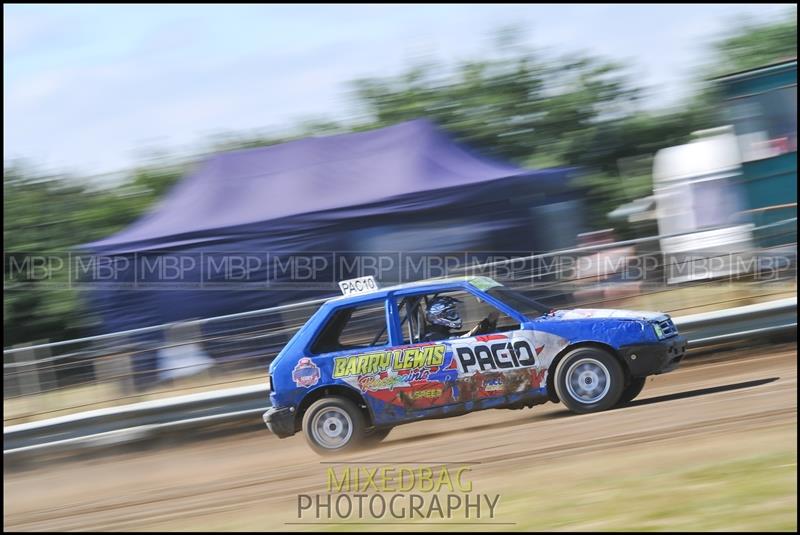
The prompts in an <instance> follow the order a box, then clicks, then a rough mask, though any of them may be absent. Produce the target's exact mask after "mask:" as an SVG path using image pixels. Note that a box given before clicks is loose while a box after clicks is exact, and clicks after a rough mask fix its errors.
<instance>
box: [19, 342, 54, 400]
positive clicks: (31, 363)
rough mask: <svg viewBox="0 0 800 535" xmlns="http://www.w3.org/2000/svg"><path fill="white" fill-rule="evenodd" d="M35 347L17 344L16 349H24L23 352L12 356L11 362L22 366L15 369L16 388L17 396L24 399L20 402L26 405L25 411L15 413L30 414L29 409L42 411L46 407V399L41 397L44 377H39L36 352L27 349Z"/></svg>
mask: <svg viewBox="0 0 800 535" xmlns="http://www.w3.org/2000/svg"><path fill="white" fill-rule="evenodd" d="M33 345H36V344H34V343H25V344H17V345H15V346H14V348H15V349H22V351H18V352H16V353H12V354H11V362H12V363H13V364H19V365H20V366H19V367H16V368H15V369H14V370H15V376H16V379H17V380H16V387H17V395H18V396H21V397H22V398H23V399H21V400H20V402H21V404H24V405H25V410H20V411H16V410H15V411H14V412H15V413H16V412H28V410H29V409H32V410H34V411H35V410H42V409H43V408H44V407H45V403H44V399H43V396H42V395H41V393H42V377H41V376H40V375H39V363H38V361H37V359H36V350H35V349H26V348H29V347H31V346H33ZM45 386H46V385H45Z"/></svg>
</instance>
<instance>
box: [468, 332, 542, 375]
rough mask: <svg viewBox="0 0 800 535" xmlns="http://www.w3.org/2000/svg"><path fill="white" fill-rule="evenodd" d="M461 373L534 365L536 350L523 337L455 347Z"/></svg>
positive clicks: (540, 350)
mask: <svg viewBox="0 0 800 535" xmlns="http://www.w3.org/2000/svg"><path fill="white" fill-rule="evenodd" d="M454 349H455V352H456V356H457V357H458V363H459V366H460V369H461V371H462V372H463V373H470V372H475V371H484V370H507V369H511V368H521V367H526V366H535V365H536V355H537V354H538V353H541V352H542V350H543V349H544V346H541V348H540V349H539V351H538V352H537V351H536V350H535V349H534V348H532V347H531V344H530V343H529V342H528V341H527V340H525V339H519V340H511V341H502V342H495V343H488V344H471V345H464V346H459V347H455V348H454Z"/></svg>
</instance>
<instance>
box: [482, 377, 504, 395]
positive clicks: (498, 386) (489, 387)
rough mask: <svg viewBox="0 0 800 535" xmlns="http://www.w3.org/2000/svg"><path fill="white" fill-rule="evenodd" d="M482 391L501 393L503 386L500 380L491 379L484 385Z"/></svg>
mask: <svg viewBox="0 0 800 535" xmlns="http://www.w3.org/2000/svg"><path fill="white" fill-rule="evenodd" d="M483 390H484V391H486V392H502V391H504V390H505V385H504V384H503V381H501V380H500V379H491V380H489V381H486V383H484V385H483Z"/></svg>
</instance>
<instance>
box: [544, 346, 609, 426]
mask: <svg viewBox="0 0 800 535" xmlns="http://www.w3.org/2000/svg"><path fill="white" fill-rule="evenodd" d="M555 386H556V394H557V395H558V398H559V399H560V400H561V402H562V403H564V405H566V407H567V408H568V409H569V410H570V411H572V412H575V413H579V414H584V413H588V412H599V411H604V410H606V409H610V408H611V407H613V406H614V405H615V404H616V403H617V402H618V401H619V399H620V396H621V395H622V391H623V389H624V387H625V375H624V374H623V373H622V367H621V366H620V364H619V361H617V359H616V358H614V357H613V356H612V355H611V354H609V353H608V352H607V351H604V350H602V349H598V348H594V347H580V348H577V349H574V350H572V351H570V352H569V353H567V354H566V356H564V358H562V359H561V360H560V361H559V363H558V366H556V373H555Z"/></svg>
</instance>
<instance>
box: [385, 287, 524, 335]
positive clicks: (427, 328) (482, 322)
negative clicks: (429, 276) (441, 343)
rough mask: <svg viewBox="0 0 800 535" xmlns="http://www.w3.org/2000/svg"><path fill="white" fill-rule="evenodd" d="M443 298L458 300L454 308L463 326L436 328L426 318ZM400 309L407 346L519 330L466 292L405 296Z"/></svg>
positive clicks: (511, 322)
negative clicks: (433, 306)
mask: <svg viewBox="0 0 800 535" xmlns="http://www.w3.org/2000/svg"><path fill="white" fill-rule="evenodd" d="M440 297H449V298H453V299H455V302H454V303H453V306H454V307H455V309H456V311H457V315H458V318H459V319H460V320H461V326H460V327H444V326H441V325H439V326H437V325H435V324H433V323H432V322H431V321H430V320H429V319H428V318H427V315H426V312H427V311H428V308H429V307H431V306H432V305H433V304H434V303H435V302H436V300H437V298H440ZM398 307H399V311H400V321H401V332H402V334H403V343H405V344H413V343H420V342H426V341H431V340H435V339H440V340H441V339H451V338H459V337H464V336H468V335H469V336H477V335H480V334H489V333H492V332H502V331H510V330H515V329H519V322H518V321H517V320H515V319H514V318H512V317H510V316H509V315H508V314H506V313H504V312H502V311H501V310H499V309H497V308H496V307H495V306H494V305H491V304H490V303H487V302H486V301H484V300H482V299H479V298H478V297H477V296H476V295H474V294H472V293H470V292H467V291H464V290H458V291H449V292H438V293H430V294H419V295H413V296H406V297H404V298H402V299H401V300H400V301H399V302H398Z"/></svg>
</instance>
